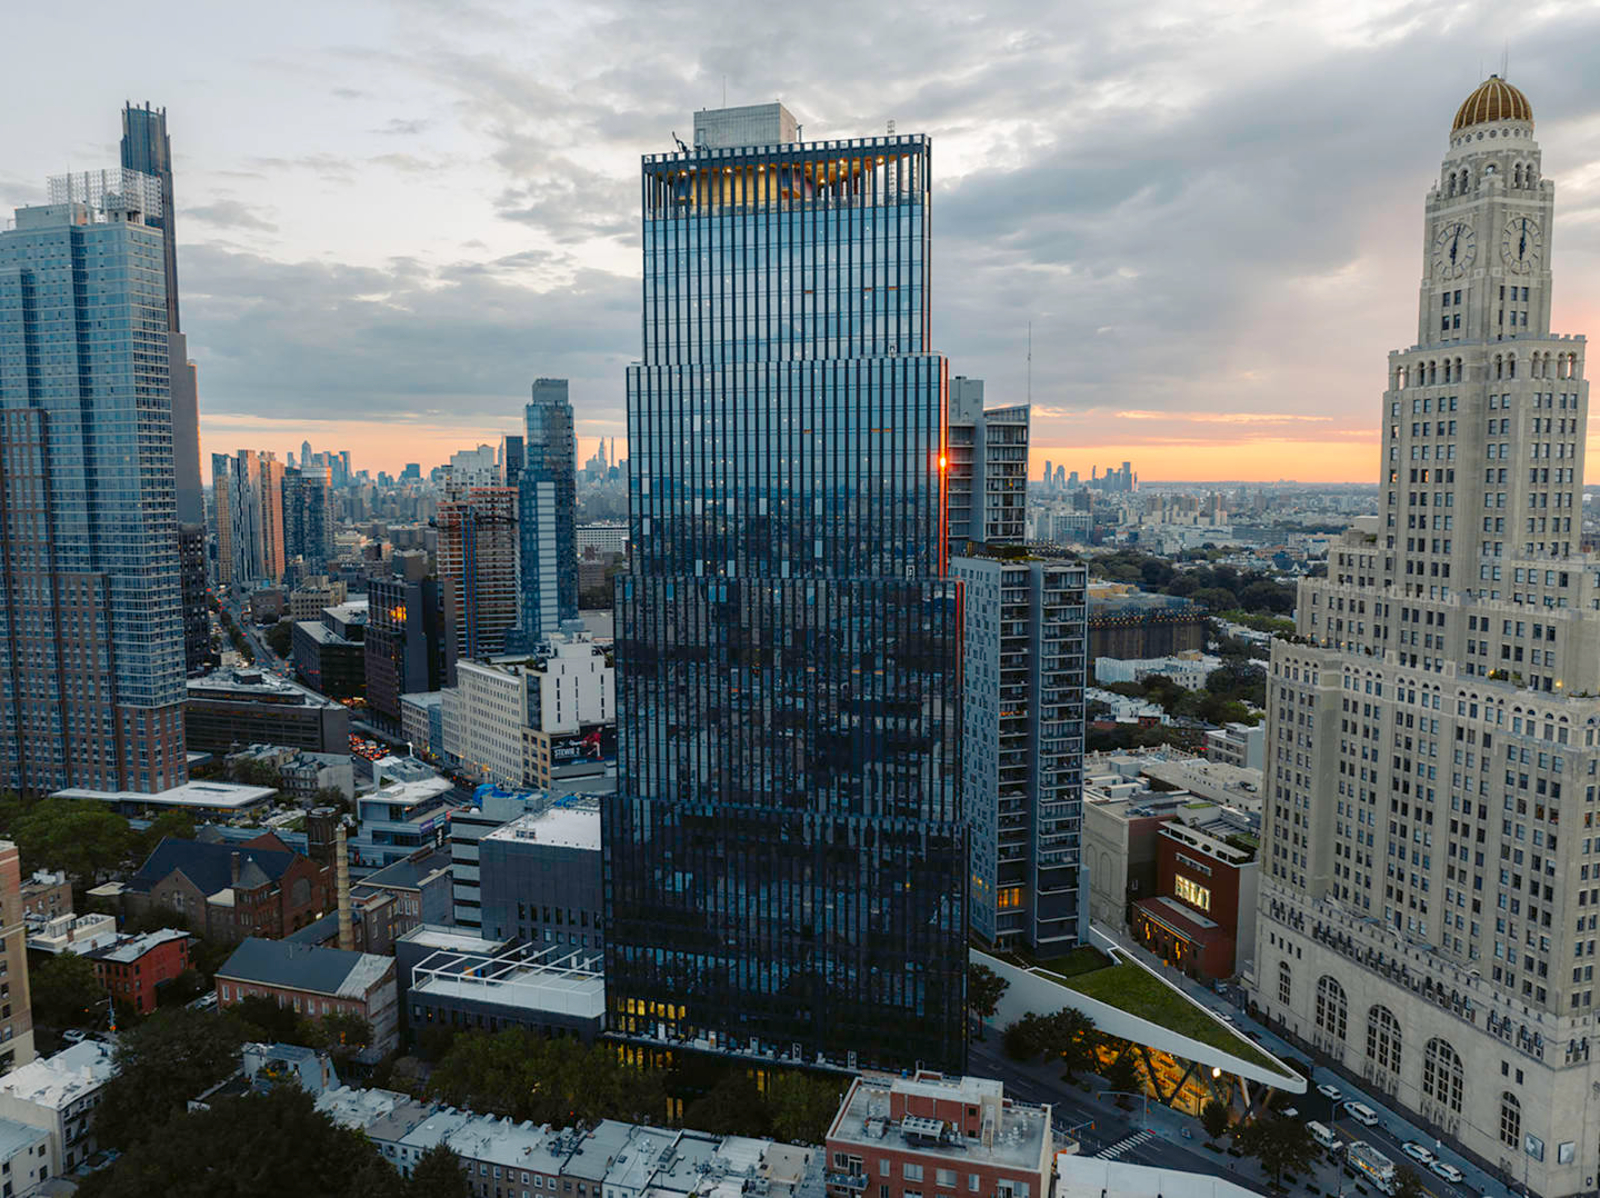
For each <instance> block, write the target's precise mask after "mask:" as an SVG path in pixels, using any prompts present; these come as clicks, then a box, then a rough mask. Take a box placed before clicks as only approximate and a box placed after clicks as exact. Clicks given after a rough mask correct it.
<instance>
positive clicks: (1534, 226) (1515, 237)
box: [1500, 216, 1544, 275]
mask: <svg viewBox="0 0 1600 1198" xmlns="http://www.w3.org/2000/svg"><path fill="white" fill-rule="evenodd" d="M1543 254H1544V234H1543V232H1542V231H1541V230H1540V229H1539V224H1538V222H1537V221H1535V220H1534V219H1533V218H1532V217H1531V216H1513V217H1512V218H1511V219H1510V220H1509V221H1508V222H1507V223H1506V231H1505V232H1504V233H1503V234H1501V237H1500V257H1501V258H1503V259H1504V260H1505V264H1506V268H1507V269H1508V270H1512V271H1515V272H1516V273H1517V274H1519V275H1525V274H1528V273H1530V272H1532V271H1535V270H1537V269H1538V268H1539V260H1540V258H1541V257H1543Z"/></svg>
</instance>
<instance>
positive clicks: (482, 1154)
mask: <svg viewBox="0 0 1600 1198" xmlns="http://www.w3.org/2000/svg"><path fill="white" fill-rule="evenodd" d="M554 1139H555V1137H554V1136H552V1135H551V1133H550V1129H549V1128H547V1127H535V1126H534V1125H533V1124H532V1123H529V1122H526V1121H524V1122H522V1123H515V1122H513V1121H512V1120H510V1119H497V1118H495V1117H494V1116H493V1115H477V1116H475V1117H473V1118H471V1119H469V1120H468V1121H467V1122H466V1123H463V1124H462V1125H461V1126H460V1127H458V1128H457V1129H456V1130H455V1131H453V1132H451V1133H449V1135H447V1136H446V1137H445V1142H446V1143H447V1144H449V1145H450V1147H451V1148H452V1149H454V1150H455V1152H456V1153H457V1155H459V1156H462V1157H470V1158H471V1159H473V1160H476V1161H485V1162H487V1163H489V1164H491V1165H504V1166H508V1167H512V1168H517V1169H531V1170H537V1171H538V1172H540V1173H547V1174H553V1173H558V1172H560V1170H561V1164H562V1162H563V1161H564V1160H565V1159H566V1153H565V1151H562V1152H560V1153H557V1152H555V1151H552V1141H553V1140H554Z"/></svg>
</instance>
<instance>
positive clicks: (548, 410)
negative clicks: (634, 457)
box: [515, 379, 578, 645]
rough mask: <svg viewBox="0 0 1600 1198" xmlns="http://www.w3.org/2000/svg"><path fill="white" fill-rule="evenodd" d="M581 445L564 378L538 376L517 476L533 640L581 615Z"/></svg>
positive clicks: (526, 629) (528, 638)
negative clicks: (579, 446) (579, 573)
mask: <svg viewBox="0 0 1600 1198" xmlns="http://www.w3.org/2000/svg"><path fill="white" fill-rule="evenodd" d="M576 470H577V445H576V443H575V441H574V440H573V430H572V404H571V402H570V401H569V400H568V399H567V380H566V379H535V380H534V383H533V401H532V402H531V403H529V404H528V411H527V440H526V441H525V442H523V446H522V468H521V472H520V473H519V474H518V476H517V482H516V484H515V485H516V486H517V489H518V504H517V506H518V512H517V520H518V529H519V533H520V536H521V550H522V553H521V558H522V586H521V591H522V595H521V604H522V636H523V639H524V641H525V642H527V643H528V644H530V645H531V644H532V643H534V642H535V641H538V640H540V639H541V638H543V637H546V636H549V635H550V634H551V633H552V632H557V631H559V630H560V628H561V621H563V620H576V619H577V618H578V518H577V504H578V496H577V490H576V487H577V477H576Z"/></svg>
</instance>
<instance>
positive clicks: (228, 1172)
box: [79, 1085, 464, 1198]
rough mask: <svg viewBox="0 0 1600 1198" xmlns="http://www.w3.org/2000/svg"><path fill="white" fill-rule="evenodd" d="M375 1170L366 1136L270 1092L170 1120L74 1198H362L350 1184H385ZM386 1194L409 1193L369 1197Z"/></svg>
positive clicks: (295, 1091)
mask: <svg viewBox="0 0 1600 1198" xmlns="http://www.w3.org/2000/svg"><path fill="white" fill-rule="evenodd" d="M100 1118H101V1119H102V1120H103V1119H104V1113H103V1112H102V1114H101V1116H100ZM374 1162H377V1163H380V1164H381V1162H378V1157H377V1149H376V1148H375V1147H374V1146H373V1144H372V1142H371V1141H370V1140H368V1139H367V1137H366V1136H365V1135H363V1134H362V1133H361V1132H359V1131H356V1130H354V1129H351V1128H342V1127H339V1126H338V1125H336V1124H335V1123H334V1122H333V1121H332V1120H331V1119H329V1118H328V1117H327V1116H326V1115H324V1114H323V1113H321V1112H320V1111H318V1110H317V1109H316V1106H315V1104H314V1103H313V1101H312V1099H311V1097H310V1095H308V1094H306V1093H305V1091H303V1090H301V1089H300V1088H299V1087H298V1086H287V1085H286V1086H275V1087H273V1088H272V1089H271V1090H269V1091H267V1092H265V1093H254V1094H246V1095H243V1096H241V1097H237V1098H223V1099H219V1100H218V1101H216V1102H215V1103H213V1104H212V1105H211V1106H210V1107H209V1109H204V1110H198V1111H194V1112H189V1113H183V1114H175V1115H173V1116H171V1117H170V1118H168V1119H167V1120H165V1121H164V1122H163V1123H161V1124H160V1127H159V1134H152V1135H147V1136H145V1137H143V1138H141V1139H140V1140H138V1141H137V1142H136V1143H135V1144H134V1145H133V1146H132V1147H131V1148H130V1149H129V1150H128V1151H126V1152H125V1153H124V1154H123V1155H122V1156H121V1157H120V1158H119V1159H118V1160H117V1162H116V1164H115V1165H113V1166H112V1167H111V1168H110V1169H107V1170H105V1171H103V1172H102V1173H99V1174H96V1175H94V1176H93V1177H91V1178H89V1179H87V1180H86V1182H85V1184H84V1186H83V1188H82V1189H81V1190H80V1191H79V1192H80V1194H82V1195H83V1196H84V1198H156V1196H157V1195H160V1196H163V1198H281V1195H284V1194H295V1195H297V1196H299V1198H358V1196H359V1198H371V1195H372V1193H373V1191H372V1190H370V1189H358V1188H357V1186H358V1185H361V1186H370V1184H371V1183H372V1181H373V1179H374V1178H383V1177H385V1175H384V1174H382V1173H381V1171H377V1170H374V1169H373V1168H372V1165H373V1164H374ZM390 1173H391V1174H392V1173H393V1170H390ZM385 1192H387V1193H392V1194H394V1195H396V1196H398V1195H403V1194H409V1193H411V1191H410V1189H409V1187H406V1188H401V1179H400V1178H399V1176H398V1175H397V1174H395V1175H394V1188H393V1189H392V1190H387V1191H385V1190H380V1191H378V1193H379V1195H380V1196H381V1195H382V1194H383V1193H385ZM431 1192H433V1191H430V1193H431ZM437 1192H440V1193H443V1192H445V1191H437ZM456 1192H457V1193H463V1192H464V1191H460V1190H458V1191H456Z"/></svg>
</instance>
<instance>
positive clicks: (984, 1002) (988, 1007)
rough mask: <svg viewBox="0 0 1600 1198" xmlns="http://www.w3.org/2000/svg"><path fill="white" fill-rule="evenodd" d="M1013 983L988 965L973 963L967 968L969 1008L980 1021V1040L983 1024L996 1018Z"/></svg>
mask: <svg viewBox="0 0 1600 1198" xmlns="http://www.w3.org/2000/svg"><path fill="white" fill-rule="evenodd" d="M1010 988H1011V983H1010V982H1008V981H1007V980H1006V979H1005V978H1003V977H1001V976H1000V975H999V974H998V973H996V972H995V971H994V970H992V969H990V968H989V967H988V966H987V965H979V964H977V963H975V962H974V963H973V964H970V965H968V966H967V1006H969V1007H971V1008H972V1013H973V1014H974V1015H976V1016H977V1017H978V1019H979V1023H978V1038H979V1039H980V1040H981V1039H983V1022H982V1021H984V1020H987V1019H992V1018H994V1013H995V1011H996V1010H998V1009H999V1006H1000V1000H1001V999H1002V998H1004V997H1005V993H1006V991H1007V990H1009V989H1010Z"/></svg>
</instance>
